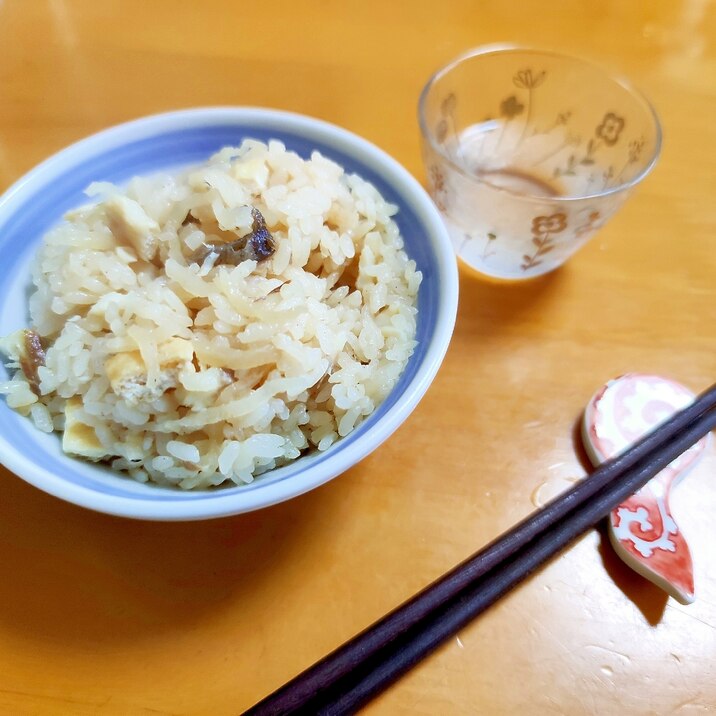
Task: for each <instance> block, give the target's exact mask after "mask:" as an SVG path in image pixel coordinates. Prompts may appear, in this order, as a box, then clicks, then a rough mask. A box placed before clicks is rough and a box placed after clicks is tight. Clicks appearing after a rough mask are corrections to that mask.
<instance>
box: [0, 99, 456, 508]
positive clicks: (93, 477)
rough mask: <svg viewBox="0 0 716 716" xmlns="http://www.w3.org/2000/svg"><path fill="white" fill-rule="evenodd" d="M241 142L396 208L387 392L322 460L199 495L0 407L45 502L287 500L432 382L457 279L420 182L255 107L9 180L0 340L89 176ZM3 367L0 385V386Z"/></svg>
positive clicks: (120, 141)
mask: <svg viewBox="0 0 716 716" xmlns="http://www.w3.org/2000/svg"><path fill="white" fill-rule="evenodd" d="M247 137H251V138H254V139H260V140H268V139H272V138H274V139H280V140H281V141H283V142H284V143H285V145H286V146H287V148H288V149H291V150H294V151H296V152H298V153H299V154H300V155H301V156H303V157H305V158H308V157H309V155H310V153H311V152H312V151H313V150H318V151H320V152H321V153H322V154H324V155H325V156H327V157H329V158H330V159H333V160H335V161H337V162H338V163H340V164H341V165H343V166H344V167H345V168H346V169H347V170H348V171H349V172H356V173H358V174H359V175H360V176H362V177H363V178H364V179H367V180H368V181H370V182H371V183H373V184H374V185H375V186H376V187H377V188H378V190H379V191H380V192H381V193H382V194H383V196H384V197H385V198H386V199H387V200H388V201H389V202H391V203H394V204H397V205H398V206H399V213H398V215H397V217H396V220H397V222H398V224H399V226H400V230H401V233H402V235H403V237H404V239H405V243H406V250H407V252H408V255H409V256H410V257H411V258H413V259H414V260H415V261H416V263H417V265H418V269H419V270H420V271H422V273H423V283H422V285H421V287H420V293H419V298H418V311H419V312H418V329H417V340H418V347H417V348H416V350H415V353H414V355H413V356H412V358H411V359H410V362H409V363H408V366H407V368H406V370H405V372H404V374H403V376H402V377H401V379H400V381H399V383H398V384H397V386H396V387H395V389H394V390H393V391H392V392H391V393H390V395H389V396H388V397H387V399H386V400H385V401H384V402H383V403H382V405H380V407H379V408H378V409H377V410H376V411H375V413H373V414H372V415H371V416H370V417H369V418H368V419H367V420H366V421H365V422H363V423H362V424H361V425H360V426H359V427H358V428H357V429H356V430H354V431H353V432H352V433H350V434H349V435H348V436H346V437H345V438H342V439H341V440H339V441H337V442H336V443H335V444H334V445H333V446H332V447H331V448H329V449H328V450H326V451H325V452H322V453H314V454H310V455H308V456H306V457H302V458H300V459H298V460H296V461H295V462H294V463H292V464H290V465H287V466H285V467H282V468H279V469H276V470H273V471H271V472H270V473H267V474H265V475H263V476H261V477H260V478H259V479H257V480H256V481H255V482H253V483H252V484H250V485H246V486H242V487H230V488H220V489H216V490H210V491H197V492H182V491H180V490H178V489H171V488H166V487H160V486H157V485H151V484H140V483H138V482H135V481H133V480H131V479H130V478H127V477H124V476H123V475H121V474H118V473H115V472H112V471H111V470H110V469H109V468H106V467H104V466H100V465H94V464H91V463H87V462H83V461H80V460H77V459H74V458H70V457H68V456H66V455H65V454H64V453H63V452H62V449H61V446H60V439H59V437H58V436H57V435H47V434H44V433H42V432H40V431H39V430H37V429H36V428H35V427H34V426H33V425H32V423H31V422H30V420H28V419H27V418H23V417H21V416H20V415H18V414H17V413H15V412H14V411H12V410H11V409H10V408H8V407H7V405H5V403H4V401H2V400H0V461H2V463H3V464H4V465H5V466H6V467H7V468H8V469H9V470H11V471H12V472H14V473H15V474H16V475H18V476H20V477H21V478H23V479H24V480H26V481H27V482H29V483H31V484H33V485H35V486H36V487H39V488H40V489H42V490H44V491H45V492H48V493H50V494H52V495H55V496H56V497H60V498H62V499H64V500H67V501H69V502H73V503H75V504H77V505H82V506H83V507H88V508H91V509H94V510H99V511H101V512H106V513H109V514H114V515H123V516H126V517H135V518H141V519H155V520H191V519H206V518H210V517H222V516H227V515H233V514H238V513H240V512H247V511H249V510H255V509H258V508H260V507H266V506H268V505H272V504H275V503H277V502H281V501H283V500H287V499H289V498H291V497H295V496H297V495H300V494H302V493H304V492H307V491H308V490H311V489H313V488H314V487H317V486H318V485H321V484H322V483H324V482H327V481H328V480H330V479H332V478H333V477H335V476H336V475H339V474H340V473H342V472H344V471H345V470H347V469H348V468H350V467H351V466H352V465H355V464H356V463H357V462H358V461H359V460H361V459H362V458H364V457H365V456H366V455H368V454H369V453H370V452H371V451H372V450H374V449H375V448H377V447H378V446H379V445H380V444H381V443H382V442H383V441H384V440H386V439H387V438H388V437H389V436H390V435H391V433H393V431H394V430H396V428H398V426H399V425H400V424H401V423H402V422H403V421H404V420H405V419H406V418H407V416H408V415H409V414H410V413H411V411H412V410H413V409H414V408H415V406H416V405H417V403H418V401H419V400H420V398H421V397H422V396H423V394H424V393H425V391H426V390H427V388H428V386H429V385H430V383H431V382H432V380H433V378H434V376H435V373H436V372H437V370H438V367H439V366H440V363H441V362H442V359H443V357H444V355H445V352H446V350H447V347H448V344H449V341H450V337H451V335H452V331H453V326H454V323H455V313H456V308H457V294H458V278H457V269H456V264H455V257H454V255H453V251H452V248H451V246H450V241H449V239H448V236H447V234H446V231H445V229H444V227H443V224H442V222H441V219H440V216H439V215H438V213H437V211H436V209H435V207H434V206H433V204H432V202H431V201H430V199H429V197H428V195H427V194H426V193H425V191H424V190H423V189H422V187H421V186H420V184H418V182H417V181H416V180H415V179H414V178H413V177H412V176H411V175H410V174H409V173H408V172H407V171H406V170H405V169H404V168H403V167H401V166H400V165H399V164H398V163H397V162H396V161H395V160H393V159H391V158H390V157H389V156H388V155H387V154H385V153H384V152H383V151H381V150H380V149H378V148H377V147H375V146H373V145H372V144H370V143H369V142H367V141H365V140H364V139H361V138H360V137H357V136H356V135H354V134H351V133H350V132H347V131H346V130H344V129H340V128H339V127H336V126H334V125H331V124H328V123H326V122H322V121H319V120H316V119H312V118H309V117H303V116H300V115H296V114H290V113H286V112H278V111H274V110H267V109H259V108H231V107H227V108H208V109H190V110H185V111H180V112H172V113H169V114H161V115H156V116H151V117H147V118H144V119H139V120H136V121H134V122H129V123H127V124H122V125H119V126H117V127H113V128H111V129H107V130H105V131H103V132H100V133H99V134H95V135H94V136H91V137H89V138H87V139H84V140H82V141H80V142H78V143H77V144H73V145H72V146H70V147H68V148H67V149H65V150H63V151H61V152H60V153H58V154H56V155H54V156H53V157H51V158H50V159H48V160H46V161H45V162H43V163H42V164H40V165H39V166H38V167H36V168H35V169H33V170H32V171H31V172H29V173H28V174H26V175H25V176H24V177H22V178H21V179H20V180H19V181H17V182H16V183H15V184H14V185H13V186H12V187H11V188H10V189H9V190H8V191H7V192H6V193H5V194H4V196H2V198H0V297H2V298H1V301H2V302H1V303H0V335H6V334H7V333H10V332H11V331H13V330H16V329H18V328H21V327H25V326H27V324H28V309H27V296H28V287H29V285H30V264H31V262H32V260H33V257H34V254H35V252H36V250H37V248H38V244H39V243H40V241H41V239H42V236H43V235H44V234H45V232H46V231H47V230H48V229H49V228H50V227H51V226H52V225H54V224H55V223H57V222H58V221H59V220H60V219H61V218H62V216H63V214H64V213H65V212H66V211H67V210H68V209H71V208H72V207H74V206H78V205H80V204H82V203H84V202H85V201H86V197H85V196H84V194H83V190H84V189H85V188H86V187H87V186H88V185H89V184H90V183H91V182H93V181H111V182H115V183H123V182H126V181H127V180H129V179H130V178H131V177H133V176H135V175H138V174H147V173H152V172H157V171H160V170H166V169H171V168H178V167H181V166H186V165H190V164H197V163H200V162H202V161H204V160H206V159H207V158H208V157H209V156H210V155H211V154H212V153H214V152H215V151H217V150H218V149H220V148H221V147H224V146H227V145H238V144H240V143H241V141H242V140H243V139H245V138H247ZM3 373H4V368H3V369H0V379H3V380H4V379H5V376H4V375H3Z"/></svg>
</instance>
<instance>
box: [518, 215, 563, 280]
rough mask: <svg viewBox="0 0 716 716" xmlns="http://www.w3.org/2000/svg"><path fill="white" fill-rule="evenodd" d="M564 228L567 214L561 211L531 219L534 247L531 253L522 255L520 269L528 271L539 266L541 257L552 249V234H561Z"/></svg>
mask: <svg viewBox="0 0 716 716" xmlns="http://www.w3.org/2000/svg"><path fill="white" fill-rule="evenodd" d="M566 228H567V215H566V214H565V213H564V212H561V211H558V212H556V213H554V214H550V215H549V216H536V217H535V218H534V219H532V243H533V244H534V245H535V247H536V248H535V250H534V252H533V253H532V254H531V255H530V254H525V255H524V256H523V257H522V265H521V268H522V270H523V271H529V270H530V269H533V268H535V267H536V266H539V265H540V264H541V263H542V261H541V259H542V257H543V256H545V255H547V254H548V253H549V252H550V251H552V250H554V241H553V237H554V235H555V234H561V233H562V232H563V231H564V230H565V229H566Z"/></svg>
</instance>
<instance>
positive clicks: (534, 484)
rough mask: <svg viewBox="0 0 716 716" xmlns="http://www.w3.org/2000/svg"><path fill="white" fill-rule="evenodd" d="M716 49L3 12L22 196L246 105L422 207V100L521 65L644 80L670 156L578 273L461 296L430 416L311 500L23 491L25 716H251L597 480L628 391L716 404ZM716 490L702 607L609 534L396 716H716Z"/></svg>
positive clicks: (424, 29) (516, 6)
mask: <svg viewBox="0 0 716 716" xmlns="http://www.w3.org/2000/svg"><path fill="white" fill-rule="evenodd" d="M715 40H716V6H715V5H714V3H712V2H709V1H708V0H653V1H651V2H648V3H647V2H638V1H634V2H628V1H625V0H621V1H620V2H617V1H616V0H605V1H604V2H591V1H589V0H584V2H560V1H556V2H553V3H549V4H546V3H544V2H537V0H530V1H529V2H528V1H526V0H521V1H520V2H516V1H513V2H509V1H506V0H494V1H485V2H450V1H449V0H447V1H445V2H432V3H428V2H411V3H408V2H407V1H406V2H394V3H390V2H385V1H383V2H369V1H368V0H364V1H363V2H360V3H357V2H355V3H354V2H346V3H341V2H327V1H323V2H319V1H315V2H271V1H265V2H252V3H249V2H238V1H233V0H202V2H199V3H196V2H189V1H185V0H93V1H89V0H88V1H84V0H2V1H1V2H0V48H1V52H0V188H3V189H4V188H5V187H7V186H8V185H9V184H10V183H11V182H13V181H14V180H16V179H17V178H19V177H20V176H21V175H22V174H23V173H24V172H26V171H27V170H28V169H30V168H31V167H32V166H33V165H35V164H36V163H37V162H39V161H40V160H42V159H43V158H45V157H46V156H48V155H49V154H51V153H53V152H55V151H57V150H58V149H60V148H62V147H63V146H65V145H67V144H68V143H70V142H73V141H75V140H77V139H80V138H82V137H84V136H86V135H87V134H90V133H92V132H94V131H96V130H99V129H101V128H103V127H106V126H109V125H111V124H116V123H118V122H122V121H125V120H128V119H131V118H135V117H138V116H142V115H146V114H150V113H152V112H157V111H161V110H168V109H175V108H180V107H190V106H200V105H217V104H221V105H260V106H268V107H277V108H282V109H289V110H293V111H297V112H302V113H306V114H310V115H313V116H317V117H320V118H323V119H327V120H329V121H332V122H335V123H337V124H340V125H342V126H344V127H346V128H348V129H350V130H352V131H354V132H356V133H358V134H360V135H362V136H364V137H366V138H367V139H369V140H371V141H373V142H374V143H376V144H377V145H379V146H380V147H382V148H383V149H385V150H386V151H388V152H389V153H390V154H392V155H393V156H394V157H395V158H396V159H397V160H399V161H400V162H402V163H403V164H404V165H405V166H406V167H407V168H408V169H409V170H410V171H411V172H413V173H414V174H415V175H416V176H418V177H419V178H420V179H421V180H422V179H423V169H422V166H421V159H420V152H419V135H418V129H417V125H416V102H417V97H418V94H419V92H420V89H421V87H422V84H423V83H424V81H425V80H426V79H427V77H428V76H429V74H430V73H431V72H432V71H433V70H434V69H435V68H436V67H438V66H439V65H441V64H443V63H444V62H446V61H447V60H449V59H450V58H451V57H452V56H454V55H456V54H458V53H459V52H461V51H462V50H464V49H466V48H468V47H471V46H476V45H480V44H484V43H488V42H495V41H514V42H519V43H524V44H529V45H534V46H539V47H546V48H551V49H557V50H562V51H567V52H571V53H575V54H579V55H582V56H584V57H586V58H589V59H592V60H594V61H596V62H598V63H600V64H602V65H604V66H606V67H607V68H609V69H612V70H618V71H620V72H622V73H624V74H625V75H627V76H629V77H630V78H631V79H632V80H633V81H634V83H635V84H636V85H637V86H639V87H640V88H641V89H642V90H643V91H644V92H645V93H646V94H647V95H648V96H649V97H650V99H651V100H652V101H653V103H654V104H655V106H656V107H657V110H658V112H659V114H660V116H661V119H662V123H663V128H664V136H665V141H664V150H663V154H662V158H661V160H660V162H659V164H658V166H657V168H656V170H655V171H654V172H653V174H652V175H651V176H650V177H649V178H648V179H647V180H646V181H645V182H644V183H643V185H642V186H641V187H640V188H639V190H638V191H637V193H636V194H635V196H634V197H633V198H632V199H631V200H630V201H629V202H628V203H627V204H626V206H625V207H624V209H623V210H622V211H621V213H620V214H619V215H618V216H617V217H616V218H615V219H614V220H613V221H612V222H611V223H609V224H608V226H606V227H605V228H604V229H603V230H602V231H601V233H600V234H598V236H597V237H596V238H595V239H594V240H593V241H592V242H591V243H590V244H589V245H588V246H587V247H586V248H585V249H583V250H582V251H581V252H580V253H579V254H578V255H577V256H576V257H575V258H574V259H572V260H571V261H570V262H569V264H568V265H567V266H566V267H564V268H563V269H562V270H560V271H558V272H556V273H554V274H552V275H550V276H547V277H545V278H542V279H538V280H534V281H531V282H526V283H524V284H521V285H516V286H505V285H498V284H491V283H487V282H484V281H482V280H480V279H479V278H477V277H476V276H475V275H473V274H471V273H470V272H469V271H467V270H465V269H461V277H460V282H461V283H460V292H461V295H460V308H459V315H458V320H457V325H456V329H455V335H454V338H453V341H452V344H451V347H450V350H449V352H448V355H447V358H446V360H445V363H444V365H443V367H442V369H441V371H440V373H439V374H438V377H437V378H436V380H435V382H434V384H433V386H432V387H431V389H430V390H429V392H428V394H427V395H426V397H425V398H424V400H423V401H422V403H421V404H420V406H419V407H418V409H417V410H416V411H415V413H414V414H413V415H412V416H411V417H410V418H409V419H408V421H407V422H406V423H405V424H404V426H403V427H402V428H401V429H400V430H399V431H398V432H397V433H396V434H395V435H394V436H393V437H392V438H391V439H390V440H389V441H388V442H386V443H385V444H384V445H383V446H381V447H380V449H378V450H377V451H376V452H375V453H374V454H372V455H371V456H370V457H369V458H367V459H366V460H365V461H363V462H362V463H361V464H360V465H358V466H357V467H355V468H353V469H352V470H350V471H349V472H347V473H345V474H344V475H342V476H341V477H340V478H338V479H336V480H334V481H333V482H331V483H330V484H328V485H326V486H324V487H322V488H320V489H318V490H316V491H314V492H312V493H310V494H307V495H304V496H303V497H300V498H298V499H295V500H293V501H291V502H288V503H284V504H282V505H279V506H277V507H273V508H270V509H267V510H263V511H260V512H257V513H253V514H249V515H246V516H240V517H236V518H232V519H225V520H220V521H215V522H207V523H195V524H155V523H142V522H132V521H128V520H122V519H117V518H112V517H107V516H103V515H99V514H94V513H91V512H89V511H85V510H83V509H80V508H76V507H73V506H71V505H67V504H64V503H62V502H60V501H59V500H56V499H54V498H52V497H49V496H47V495H44V494H43V493H41V492H39V491H38V490H36V489H34V488H32V487H30V486H28V485H26V484H25V483H24V482H22V481H21V480H19V479H18V478H16V477H14V476H13V475H11V474H10V473H8V472H7V471H3V470H2V469H0V713H2V714H58V713H68V714H217V715H221V714H227V715H228V714H236V713H239V712H240V711H241V710H242V709H243V708H246V707H248V706H249V705H250V704H252V703H253V702H255V701H256V700H258V699H259V698H260V697H262V696H263V695H265V694H266V693H268V692H269V691H271V690H273V689H274V688H275V687H277V686H278V685H280V684H281V683H282V682H284V681H285V680H286V679H288V678H289V677H291V676H293V675H294V674H295V673H297V672H298V671H300V670H301V669H302V668H303V667H305V666H307V665H308V664H309V663H311V662H313V661H314V660H316V659H317V658H319V657H320V656H322V655H323V654H324V653H326V652H327V651H328V650H330V649H331V648H333V647H334V646H336V645H338V644H339V643H340V642H341V641H343V640H344V639H346V638H347V637H349V636H351V635H352V634H354V633H355V632H356V631H358V630H360V629H361V628H363V627H364V626H365V625H367V624H368V623H369V622H371V621H372V620H374V619H376V618H377V617H379V616H380V615H382V614H383V613H385V612H386V611H387V610H389V609H390V608H392V607H393V606H395V605H396V604H397V603H399V602H400V601H402V600H403V599H405V598H406V597H408V596H409V595H410V594H412V593H413V592H414V591H416V590H417V589H419V588H420V587H422V586H423V585H424V584H426V583H427V582H429V581H431V580H432V579H434V578H435V577H436V576H438V575H439V574H441V573H442V572H444V571H445V570H446V569H448V568H449V567H451V566H453V565H454V564H455V563H457V562H458V561H460V560H461V559H463V558H464V557H465V556H467V555H468V554H470V553H471V552H473V551H474V550H475V549H477V548H478V547H480V546H481V545H483V544H484V543H485V542H487V541H488V540H490V539H491V538H493V537H494V536H495V535H497V534H498V533H499V532H501V531H502V530H504V529H506V528H507V527H509V526H510V525H511V524H512V523H514V522H515V521H516V520H518V519H520V518H521V517H523V516H524V515H526V514H527V513H529V512H530V511H531V510H532V509H534V506H535V504H534V503H535V502H538V501H540V500H542V499H545V498H546V497H548V496H550V495H553V494H556V493H557V492H558V491H560V490H562V489H564V488H566V487H568V486H569V485H570V484H571V483H570V480H572V479H573V478H577V477H579V476H581V475H583V474H584V472H585V470H586V466H585V460H584V456H583V454H582V452H581V449H580V448H579V446H578V444H577V441H576V439H575V435H576V433H575V425H576V423H577V421H578V419H579V416H580V412H581V410H582V408H583V407H584V405H585V404H586V402H587V400H588V399H589V397H590V395H591V394H592V392H593V391H594V390H595V389H596V388H597V387H598V386H599V385H600V384H602V383H603V382H605V381H606V380H608V379H609V378H612V377H614V376H616V375H619V374H620V373H623V372H625V371H630V370H638V371H644V372H654V373H657V374H663V375H665V376H669V377H673V378H675V379H677V380H679V381H680V382H682V383H684V384H685V385H687V386H689V387H690V388H692V389H694V390H700V389H702V388H704V387H706V386H707V385H709V384H710V383H712V382H713V381H714V380H716V203H715V202H714V193H715V190H716V179H715V178H714V166H715V163H714V160H715V159H716V150H715V148H716V47H715V44H714V42H715ZM0 270H2V267H0ZM715 477H716V456H715V455H714V450H713V448H711V450H710V452H709V454H708V455H707V457H706V458H705V459H704V461H703V462H702V463H701V465H700V466H699V467H698V468H697V469H696V470H695V471H694V472H693V473H692V475H691V476H690V477H689V478H688V479H687V480H686V481H685V482H684V483H683V485H681V486H680V487H679V488H678V489H677V490H676V493H675V496H674V500H673V510H674V513H675V515H676V516H677V519H678V520H679V522H680V523H681V524H682V525H683V526H684V528H685V531H686V532H687V537H688V539H689V542H690V545H691V548H692V553H693V557H694V562H695V577H696V590H697V598H696V602H695V603H694V604H693V605H690V606H681V605H680V604H678V603H676V602H674V601H672V600H667V599H666V597H665V595H664V594H662V593H661V592H660V591H658V590H657V589H656V588H655V587H653V586H651V585H650V584H649V583H647V582H645V581H643V580H642V579H641V578H640V577H638V576H636V575H635V574H633V573H632V572H631V571H629V569H628V568H626V567H625V566H624V565H623V564H622V563H621V562H620V561H619V560H618V559H617V558H616V557H615V556H614V555H613V553H612V551H611V548H610V547H609V545H608V541H607V540H606V538H605V536H604V534H601V533H599V532H594V533H591V534H589V535H587V536H586V537H584V538H583V539H582V540H581V541H580V542H579V543H578V544H577V545H576V546H575V547H574V548H573V549H571V550H570V551H569V552H567V553H566V554H564V555H563V556H562V557H560V558H559V559H558V560H557V561H556V562H554V563H553V564H551V565H550V566H549V567H547V568H546V569H544V570H543V571H542V572H540V573H539V574H538V575H536V576H535V577H534V578H533V579H531V580H530V581H529V582H528V583H526V584H524V585H523V586H522V587H521V588H519V589H518V590H517V591H516V592H514V593H513V594H512V595H511V596H509V597H508V598H507V599H505V600H503V601H502V602H501V603H500V604H499V605H498V606H497V607H495V608H494V609H492V610H490V611H489V612H488V613H487V614H486V615H484V617H482V618H480V619H479V620H478V621H476V622H475V623H474V624H472V625H471V626H470V627H469V628H467V629H466V630H464V632H463V633H461V634H460V635H459V638H456V639H453V640H452V641H451V642H450V643H448V644H446V645H445V646H444V647H443V648H442V649H441V650H440V651H439V652H438V653H437V654H436V655H434V656H433V657H431V658H430V659H429V660H428V661H426V662H425V663H424V664H422V665H421V666H420V667H419V668H417V669H416V670H415V671H413V672H412V673H411V674H410V675H409V676H408V677H407V678H405V679H404V680H402V681H401V682H400V683H399V684H398V685H397V686H396V687H395V688H393V689H391V690H390V691H389V692H388V693H386V694H385V695H384V696H383V697H381V698H380V699H378V700H377V701H376V702H374V703H373V704H372V705H371V706H370V707H369V708H368V709H366V712H367V713H370V714H376V715H377V714H496V715H499V714H532V715H534V716H541V715H543V714H544V715H547V714H600V715H604V714H629V715H631V714H634V715H638V716H642V715H643V716H646V715H647V714H674V715H678V716H691V715H695V714H702V713H711V712H714V711H716V550H715V549H714V546H713V545H714V531H713V522H714V515H715V514H716V481H715V479H714V478H715Z"/></svg>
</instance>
